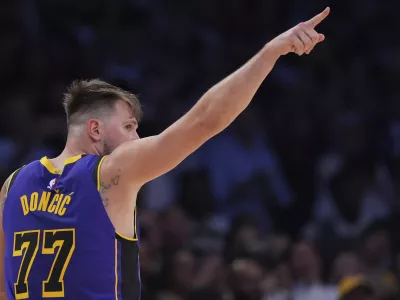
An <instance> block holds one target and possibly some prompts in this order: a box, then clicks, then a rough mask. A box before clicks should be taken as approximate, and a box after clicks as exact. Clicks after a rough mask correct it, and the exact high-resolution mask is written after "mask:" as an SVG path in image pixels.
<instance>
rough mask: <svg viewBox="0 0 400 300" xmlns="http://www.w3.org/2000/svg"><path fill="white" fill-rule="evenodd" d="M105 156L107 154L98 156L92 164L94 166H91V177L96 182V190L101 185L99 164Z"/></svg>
mask: <svg viewBox="0 0 400 300" xmlns="http://www.w3.org/2000/svg"><path fill="white" fill-rule="evenodd" d="M106 157H107V156H103V157H101V158H99V159H98V160H97V161H96V163H95V165H94V168H93V174H92V177H93V181H94V183H95V184H96V188H97V190H98V191H100V187H101V184H100V183H101V180H100V169H101V165H102V164H103V161H104V159H105V158H106Z"/></svg>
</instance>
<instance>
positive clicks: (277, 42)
mask: <svg viewBox="0 0 400 300" xmlns="http://www.w3.org/2000/svg"><path fill="white" fill-rule="evenodd" d="M329 11H330V9H329V7H327V8H326V9H325V10H324V11H323V12H321V13H320V14H318V15H316V16H315V17H314V18H312V19H310V20H308V21H306V22H302V23H300V24H298V25H296V26H295V27H293V28H291V29H289V30H288V31H286V32H284V33H282V34H281V35H279V36H278V37H276V38H275V39H273V40H272V41H271V44H272V45H273V46H274V47H276V49H277V51H278V52H279V53H280V54H281V55H286V54H288V53H290V52H294V53H296V54H297V55H300V56H301V55H303V54H304V53H306V54H309V53H310V52H311V51H312V50H313V49H314V47H315V45H316V44H318V43H320V42H322V41H323V40H325V36H324V35H323V34H320V33H318V32H317V31H316V30H315V27H316V26H317V25H318V24H319V23H321V22H322V21H323V20H324V19H325V18H326V17H327V16H328V15H329Z"/></svg>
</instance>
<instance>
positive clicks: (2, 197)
mask: <svg viewBox="0 0 400 300" xmlns="http://www.w3.org/2000/svg"><path fill="white" fill-rule="evenodd" d="M14 174H15V172H13V173H12V174H11V175H10V176H8V178H7V179H6V180H5V181H4V183H3V186H2V187H1V192H0V220H2V219H3V210H4V204H5V203H6V198H7V193H8V189H9V187H10V182H11V180H12V177H13V175H14Z"/></svg>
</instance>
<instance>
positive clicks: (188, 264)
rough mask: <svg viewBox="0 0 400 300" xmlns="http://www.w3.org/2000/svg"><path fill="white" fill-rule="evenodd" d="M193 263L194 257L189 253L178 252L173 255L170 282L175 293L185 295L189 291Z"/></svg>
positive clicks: (191, 282) (192, 276) (193, 268)
mask: <svg viewBox="0 0 400 300" xmlns="http://www.w3.org/2000/svg"><path fill="white" fill-rule="evenodd" d="M195 263H196V261H195V257H194V256H193V254H192V253H190V252H189V251H179V252H178V253H176V254H175V257H174V262H173V270H172V281H173V285H174V287H175V289H176V290H177V291H179V292H183V293H185V292H187V291H189V290H190V289H191V287H192V284H193V278H194V271H195Z"/></svg>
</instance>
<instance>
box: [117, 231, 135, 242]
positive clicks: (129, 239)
mask: <svg viewBox="0 0 400 300" xmlns="http://www.w3.org/2000/svg"><path fill="white" fill-rule="evenodd" d="M115 233H116V234H117V235H118V236H119V237H120V238H122V239H124V240H127V241H130V242H137V240H138V239H137V238H130V237H127V236H126V235H123V234H120V233H119V232H117V231H116V232H115Z"/></svg>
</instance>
